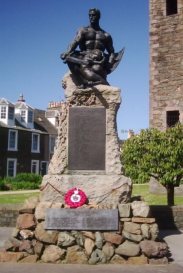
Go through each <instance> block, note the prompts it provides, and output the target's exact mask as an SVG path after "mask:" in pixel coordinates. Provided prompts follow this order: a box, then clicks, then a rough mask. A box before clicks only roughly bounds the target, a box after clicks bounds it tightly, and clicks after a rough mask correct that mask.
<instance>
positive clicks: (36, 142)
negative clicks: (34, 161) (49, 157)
mask: <svg viewBox="0 0 183 273" xmlns="http://www.w3.org/2000/svg"><path fill="white" fill-rule="evenodd" d="M31 150H32V152H34V153H39V152H40V135H39V134H32V149H31Z"/></svg>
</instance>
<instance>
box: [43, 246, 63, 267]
mask: <svg viewBox="0 0 183 273" xmlns="http://www.w3.org/2000/svg"><path fill="white" fill-rule="evenodd" d="M65 252H66V251H65V250H64V249H61V248H60V247H58V246H55V245H49V246H48V247H46V249H45V251H44V252H43V255H42V256H41V260H42V261H43V262H45V263H58V262H60V260H62V259H64V256H65Z"/></svg>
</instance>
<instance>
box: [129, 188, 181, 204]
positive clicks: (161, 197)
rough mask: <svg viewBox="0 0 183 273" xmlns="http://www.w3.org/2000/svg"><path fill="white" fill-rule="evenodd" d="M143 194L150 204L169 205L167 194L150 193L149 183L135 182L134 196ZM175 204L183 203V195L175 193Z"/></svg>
mask: <svg viewBox="0 0 183 273" xmlns="http://www.w3.org/2000/svg"><path fill="white" fill-rule="evenodd" d="M138 195H140V196H142V197H143V198H144V200H145V201H146V202H147V203H148V204H149V205H167V197H166V194H152V193H149V185H148V184H133V192H132V196H138ZM175 205H183V195H182V196H177V195H175Z"/></svg>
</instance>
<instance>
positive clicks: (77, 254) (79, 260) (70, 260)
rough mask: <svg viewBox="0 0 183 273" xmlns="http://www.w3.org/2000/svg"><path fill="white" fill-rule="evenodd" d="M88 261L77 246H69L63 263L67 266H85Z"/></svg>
mask: <svg viewBox="0 0 183 273" xmlns="http://www.w3.org/2000/svg"><path fill="white" fill-rule="evenodd" d="M87 262H88V259H87V256H86V254H85V253H84V252H83V251H82V250H81V248H80V247H79V246H71V247H68V248H67V255H66V258H65V263H67V264H87Z"/></svg>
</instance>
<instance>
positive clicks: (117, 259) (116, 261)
mask: <svg viewBox="0 0 183 273" xmlns="http://www.w3.org/2000/svg"><path fill="white" fill-rule="evenodd" d="M110 263H111V264H126V260H125V258H123V257H121V256H120V255H117V254H115V255H114V256H113V257H112V259H111V260H110Z"/></svg>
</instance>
